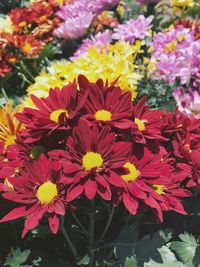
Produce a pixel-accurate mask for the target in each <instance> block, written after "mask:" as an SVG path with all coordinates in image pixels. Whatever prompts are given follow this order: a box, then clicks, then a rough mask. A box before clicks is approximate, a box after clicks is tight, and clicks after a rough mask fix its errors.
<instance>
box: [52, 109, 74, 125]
mask: <svg viewBox="0 0 200 267" xmlns="http://www.w3.org/2000/svg"><path fill="white" fill-rule="evenodd" d="M62 113H65V116H66V117H67V118H68V117H69V113H68V111H67V110H65V109H58V110H54V111H53V112H52V113H51V114H50V120H51V121H54V122H56V123H58V119H59V117H60V114H62Z"/></svg>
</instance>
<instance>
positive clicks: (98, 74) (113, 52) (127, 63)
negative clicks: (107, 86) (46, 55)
mask: <svg viewBox="0 0 200 267" xmlns="http://www.w3.org/2000/svg"><path fill="white" fill-rule="evenodd" d="M142 45H143V43H142V42H137V43H136V44H134V45H130V44H129V43H126V42H117V43H116V44H112V45H109V46H108V48H106V49H102V50H101V51H99V50H98V49H97V48H95V47H93V46H91V47H90V48H89V50H88V52H87V53H85V54H83V55H82V56H81V57H79V58H77V59H76V60H75V61H73V62H71V61H66V60H61V61H57V62H55V63H54V64H53V65H52V66H50V67H49V68H48V72H46V73H45V72H42V73H41V74H40V75H39V76H38V77H36V79H35V83H34V84H32V85H31V86H29V87H28V89H27V92H28V94H34V95H36V96H38V97H44V96H47V95H48V91H49V89H50V88H54V87H59V88H62V86H63V85H66V84H67V83H68V82H72V81H73V80H74V79H76V78H77V77H78V75H80V74H83V75H85V76H86V77H87V78H88V79H89V80H90V81H91V82H95V81H96V80H97V79H99V78H101V79H103V81H104V82H106V81H107V80H108V82H109V83H111V82H113V81H114V80H116V79H117V78H119V79H118V81H117V85H119V86H120V87H121V88H122V90H124V91H130V92H131V93H132V99H135V98H136V96H137V84H138V81H139V80H140V79H142V73H141V72H140V71H139V68H138V66H137V65H136V64H134V62H135V60H136V57H137V54H138V53H142V52H143V51H142V49H141V46H142Z"/></svg>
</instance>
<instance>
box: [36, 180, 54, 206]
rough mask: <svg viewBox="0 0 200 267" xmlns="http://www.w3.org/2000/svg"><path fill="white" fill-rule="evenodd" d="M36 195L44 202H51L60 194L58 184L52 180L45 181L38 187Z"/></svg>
mask: <svg viewBox="0 0 200 267" xmlns="http://www.w3.org/2000/svg"><path fill="white" fill-rule="evenodd" d="M36 195H37V198H38V199H39V201H40V202H41V203H42V204H49V203H50V202H51V201H52V200H53V199H54V198H55V197H56V196H57V195H58V189H57V186H56V184H53V183H52V182H50V181H48V182H45V183H44V184H42V185H41V186H40V187H39V188H38V190H37V193H36Z"/></svg>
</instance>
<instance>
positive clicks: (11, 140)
mask: <svg viewBox="0 0 200 267" xmlns="http://www.w3.org/2000/svg"><path fill="white" fill-rule="evenodd" d="M15 141H16V135H10V136H8V137H7V138H6V140H5V146H9V145H13V144H14V143H15Z"/></svg>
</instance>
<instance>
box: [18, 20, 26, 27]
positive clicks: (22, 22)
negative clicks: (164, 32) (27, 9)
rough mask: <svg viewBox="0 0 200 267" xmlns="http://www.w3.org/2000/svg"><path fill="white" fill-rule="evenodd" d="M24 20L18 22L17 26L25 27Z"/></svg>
mask: <svg viewBox="0 0 200 267" xmlns="http://www.w3.org/2000/svg"><path fill="white" fill-rule="evenodd" d="M26 24H27V23H26V21H21V22H20V23H19V27H25V26H26Z"/></svg>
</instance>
